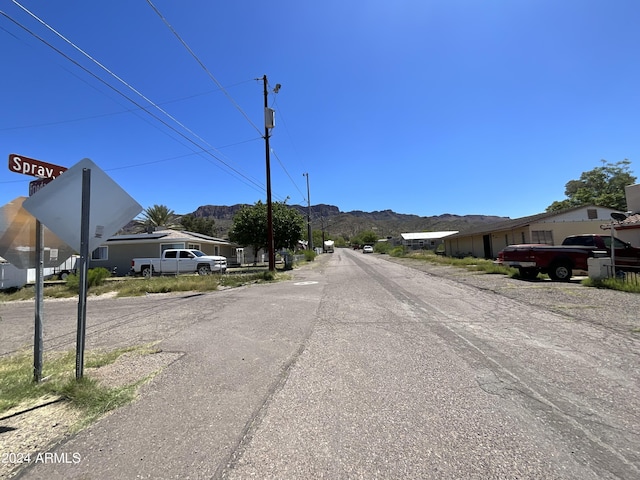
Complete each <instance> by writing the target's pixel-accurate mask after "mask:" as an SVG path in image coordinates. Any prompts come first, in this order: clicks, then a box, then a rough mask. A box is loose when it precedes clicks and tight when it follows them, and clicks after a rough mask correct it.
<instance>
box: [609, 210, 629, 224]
mask: <svg viewBox="0 0 640 480" xmlns="http://www.w3.org/2000/svg"><path fill="white" fill-rule="evenodd" d="M611 218H613V219H614V220H617V221H618V222H623V221H625V220H626V219H627V216H626V215H625V214H624V213H620V212H612V213H611Z"/></svg>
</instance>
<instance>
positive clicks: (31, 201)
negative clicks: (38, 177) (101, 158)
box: [22, 158, 142, 252]
mask: <svg viewBox="0 0 640 480" xmlns="http://www.w3.org/2000/svg"><path fill="white" fill-rule="evenodd" d="M84 169H90V170H91V197H90V209H89V251H90V252H92V251H93V250H95V249H96V248H98V247H99V246H100V245H102V244H103V243H104V242H105V241H106V240H107V238H109V237H110V236H111V235H113V234H114V233H116V232H117V231H118V230H119V229H120V228H122V227H123V226H125V225H126V224H127V223H128V222H129V221H130V220H131V219H133V218H134V217H135V216H136V215H138V214H139V213H140V212H141V211H142V206H140V204H139V203H138V202H136V201H135V200H134V199H133V198H131V196H129V194H128V193H127V192H125V191H124V190H123V189H122V188H121V187H120V186H119V185H118V184H117V183H116V182H114V181H113V180H112V179H111V177H109V176H108V175H107V174H106V173H105V172H104V171H103V170H101V169H100V167H98V166H97V165H96V164H95V163H93V162H92V161H91V160H90V159H88V158H85V159H83V160H81V161H79V162H78V163H76V164H75V165H74V166H73V167H71V168H70V169H69V170H67V171H66V172H64V173H63V174H62V175H60V176H59V177H57V178H56V179H55V180H53V181H52V182H51V183H49V184H48V185H47V186H45V187H44V188H42V189H41V190H38V191H37V192H36V193H34V194H33V195H32V196H31V197H29V198H28V199H27V200H25V201H24V203H23V204H22V206H23V207H24V209H25V210H27V211H28V212H29V213H31V214H32V215H33V216H34V217H36V218H37V219H38V220H40V222H41V223H42V224H43V225H46V226H47V228H49V229H50V230H51V231H52V232H54V233H55V234H56V235H57V236H58V237H60V238H61V239H62V240H63V241H64V242H65V243H67V245H69V246H70V247H72V248H74V249H75V250H76V251H78V252H79V251H80V244H81V238H80V230H81V228H80V224H81V217H82V172H83V170H84Z"/></svg>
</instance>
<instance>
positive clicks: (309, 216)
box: [302, 173, 313, 250]
mask: <svg viewBox="0 0 640 480" xmlns="http://www.w3.org/2000/svg"><path fill="white" fill-rule="evenodd" d="M302 176H306V177H307V207H308V208H307V237H308V240H309V250H313V237H312V236H311V194H310V193H309V174H308V173H303V174H302Z"/></svg>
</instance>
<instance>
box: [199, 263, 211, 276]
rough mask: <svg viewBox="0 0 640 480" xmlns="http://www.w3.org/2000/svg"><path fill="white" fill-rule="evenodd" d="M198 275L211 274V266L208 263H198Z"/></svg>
mask: <svg viewBox="0 0 640 480" xmlns="http://www.w3.org/2000/svg"><path fill="white" fill-rule="evenodd" d="M198 275H211V267H210V266H209V265H198Z"/></svg>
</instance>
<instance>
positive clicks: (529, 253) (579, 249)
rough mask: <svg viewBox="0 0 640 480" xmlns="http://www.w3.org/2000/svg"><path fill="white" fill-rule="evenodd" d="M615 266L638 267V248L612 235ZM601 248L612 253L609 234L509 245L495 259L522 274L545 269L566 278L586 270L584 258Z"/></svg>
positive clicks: (554, 276) (527, 275)
mask: <svg viewBox="0 0 640 480" xmlns="http://www.w3.org/2000/svg"><path fill="white" fill-rule="evenodd" d="M614 245H615V264H616V269H617V270H623V271H624V270H627V271H630V270H635V271H638V270H640V249H639V248H635V247H632V246H631V245H630V244H629V243H626V242H623V241H622V240H619V239H617V238H614ZM594 252H602V256H611V237H610V236H608V235H572V236H570V237H567V238H565V239H564V241H563V242H562V245H558V246H552V245H541V244H524V245H509V246H508V247H506V248H505V249H504V250H502V251H501V252H500V253H499V254H498V263H500V264H502V265H507V266H510V267H514V268H517V269H518V270H519V271H520V276H521V277H522V278H528V279H531V278H536V277H537V276H538V273H547V274H548V275H549V277H551V279H552V280H556V281H564V282H568V281H569V279H570V278H571V276H572V275H573V271H574V270H585V271H586V270H587V269H588V264H587V260H588V259H589V257H593V256H595V255H596V254H595V253H594Z"/></svg>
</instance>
